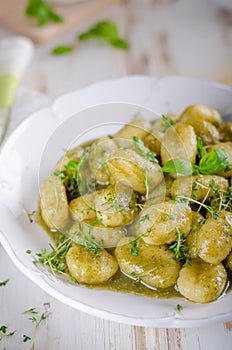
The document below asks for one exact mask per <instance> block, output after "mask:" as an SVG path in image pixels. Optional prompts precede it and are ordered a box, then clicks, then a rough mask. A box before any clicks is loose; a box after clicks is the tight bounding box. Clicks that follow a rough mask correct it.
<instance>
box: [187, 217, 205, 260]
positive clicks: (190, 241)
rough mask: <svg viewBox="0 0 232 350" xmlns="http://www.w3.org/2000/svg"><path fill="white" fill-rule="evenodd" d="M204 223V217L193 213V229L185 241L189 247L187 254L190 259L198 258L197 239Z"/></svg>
mask: <svg viewBox="0 0 232 350" xmlns="http://www.w3.org/2000/svg"><path fill="white" fill-rule="evenodd" d="M204 223H205V219H204V216H203V215H201V214H200V213H199V212H197V211H193V220H192V228H191V231H190V233H189V234H188V236H187V238H186V241H185V244H186V246H187V247H188V250H187V251H186V253H185V254H186V256H187V257H188V258H190V259H196V258H198V251H197V237H198V232H199V230H200V228H201V226H202V225H203V224H204Z"/></svg>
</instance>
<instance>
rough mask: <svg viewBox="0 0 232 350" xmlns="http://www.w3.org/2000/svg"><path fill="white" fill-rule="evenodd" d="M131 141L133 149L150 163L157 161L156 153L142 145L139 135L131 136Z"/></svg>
mask: <svg viewBox="0 0 232 350" xmlns="http://www.w3.org/2000/svg"><path fill="white" fill-rule="evenodd" d="M133 142H134V146H135V149H136V150H137V151H138V152H139V153H140V154H141V156H142V157H143V158H144V159H147V160H149V161H150V162H152V163H158V160H157V159H156V153H155V152H151V151H148V150H147V149H146V147H145V146H144V143H143V141H142V140H141V139H140V138H139V137H137V136H133Z"/></svg>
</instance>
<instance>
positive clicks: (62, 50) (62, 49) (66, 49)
mask: <svg viewBox="0 0 232 350" xmlns="http://www.w3.org/2000/svg"><path fill="white" fill-rule="evenodd" d="M73 50H74V46H66V45H60V46H57V47H55V48H54V49H53V50H52V54H53V55H66V54H68V53H70V52H72V51H73Z"/></svg>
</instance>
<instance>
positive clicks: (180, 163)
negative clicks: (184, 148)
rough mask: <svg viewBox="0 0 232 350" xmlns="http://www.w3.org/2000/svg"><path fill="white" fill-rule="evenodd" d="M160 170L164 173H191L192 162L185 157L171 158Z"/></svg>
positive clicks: (186, 174)
mask: <svg viewBox="0 0 232 350" xmlns="http://www.w3.org/2000/svg"><path fill="white" fill-rule="evenodd" d="M162 171H163V172H164V173H176V174H180V175H185V176H188V175H191V174H192V173H193V167H192V164H191V163H190V162H188V161H187V160H185V159H171V160H169V161H167V162H166V163H165V164H164V166H163V167H162Z"/></svg>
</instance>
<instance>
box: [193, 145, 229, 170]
mask: <svg viewBox="0 0 232 350" xmlns="http://www.w3.org/2000/svg"><path fill="white" fill-rule="evenodd" d="M228 167H229V159H228V156H227V154H226V153H225V152H224V151H222V150H213V151H211V152H209V153H207V154H206V155H204V157H203V158H201V160H200V162H199V171H200V173H201V174H217V173H219V172H222V171H226V169H227V168H228Z"/></svg>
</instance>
